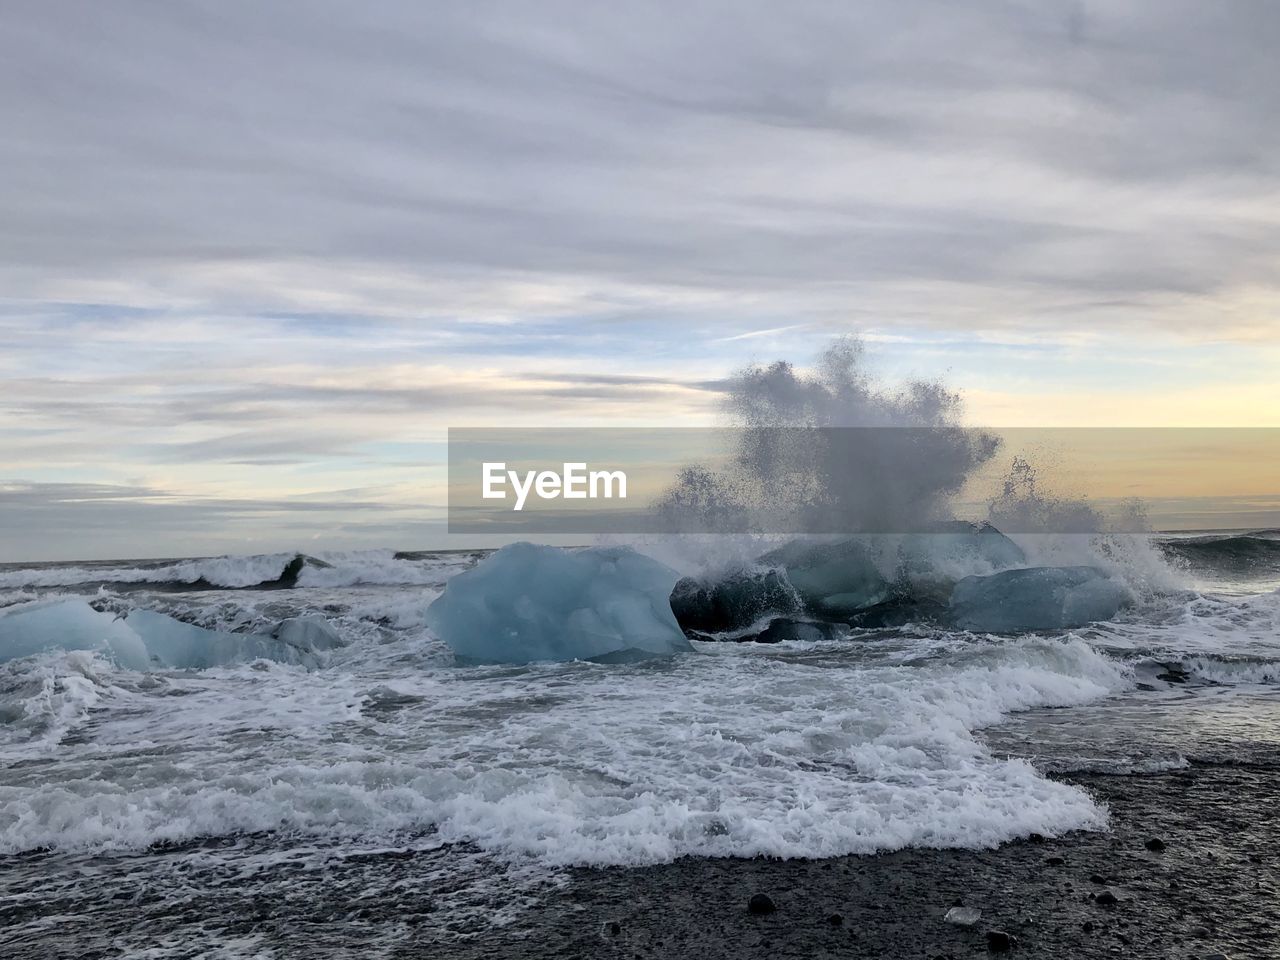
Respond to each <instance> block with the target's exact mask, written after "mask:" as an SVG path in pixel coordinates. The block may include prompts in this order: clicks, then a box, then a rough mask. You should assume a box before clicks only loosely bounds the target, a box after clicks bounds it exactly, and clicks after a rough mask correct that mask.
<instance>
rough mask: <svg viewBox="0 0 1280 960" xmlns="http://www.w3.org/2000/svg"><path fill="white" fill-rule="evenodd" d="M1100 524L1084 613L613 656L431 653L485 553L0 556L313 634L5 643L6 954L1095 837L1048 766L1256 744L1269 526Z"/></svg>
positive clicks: (1276, 710)
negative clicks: (673, 869)
mask: <svg viewBox="0 0 1280 960" xmlns="http://www.w3.org/2000/svg"><path fill="white" fill-rule="evenodd" d="M1130 540H1131V541H1132V542H1130V543H1129V544H1128V546H1127V547H1125V548H1124V549H1122V550H1117V549H1115V548H1114V546H1113V547H1112V548H1109V549H1106V550H1103V551H1102V553H1103V554H1105V555H1106V557H1107V561H1106V562H1108V563H1110V564H1112V566H1113V568H1114V569H1115V570H1116V571H1118V573H1117V575H1120V576H1123V577H1125V578H1127V581H1128V582H1129V584H1130V585H1131V586H1132V588H1133V590H1134V593H1135V596H1136V597H1137V602H1136V603H1135V604H1134V605H1133V606H1131V607H1130V608H1129V609H1127V610H1125V611H1123V612H1122V613H1121V614H1120V616H1119V617H1117V618H1116V619H1115V620H1113V621H1110V622H1106V623H1098V624H1094V625H1090V626H1087V627H1084V628H1079V629H1073V630H1066V631H1056V632H1041V633H1035V634H1028V635H1023V636H1004V637H997V636H988V635H975V634H971V633H964V632H958V631H949V630H946V629H942V628H939V627H936V626H930V625H927V624H917V625H910V624H909V625H907V626H903V627H896V628H893V629H874V630H871V629H867V630H850V631H848V632H847V633H845V634H843V635H841V636H840V637H838V638H836V639H831V640H824V641H818V642H809V643H799V642H795V643H784V644H776V645H766V644H756V643H728V642H718V643H717V642H706V643H697V644H695V646H696V648H697V649H696V651H695V652H694V653H693V654H684V655H681V656H675V657H671V658H667V659H657V660H649V661H644V662H638V663H626V664H616V663H615V664H600V663H592V662H571V663H547V664H531V665H524V666H474V665H461V664H459V663H458V662H456V661H455V658H454V657H453V655H452V653H451V652H450V650H449V648H448V647H447V646H446V645H445V644H444V643H443V642H442V641H441V640H440V639H439V638H437V637H435V636H434V635H432V633H431V631H430V630H429V629H428V628H427V627H426V625H425V622H424V613H425V610H426V607H427V605H428V604H429V603H430V602H431V601H432V600H433V599H434V598H435V597H436V596H438V595H439V594H440V592H441V591H442V590H443V589H444V588H445V585H446V584H447V582H448V581H449V579H450V578H451V577H452V576H454V575H456V574H457V573H459V572H460V571H463V570H466V569H468V568H470V567H472V566H474V565H475V564H476V563H478V562H481V561H482V560H483V558H484V556H485V553H484V551H449V552H418V553H404V552H393V551H391V550H386V551H364V552H341V553H340V552H332V553H318V554H316V555H314V556H312V557H303V558H299V557H296V556H295V555H294V554H277V555H262V556H244V557H218V558H206V559H176V560H152V561H142V562H139V561H110V562H91V563H90V562H84V563H41V564H26V565H23V564H8V565H4V566H0V616H3V615H4V614H5V612H6V611H11V610H14V609H20V608H22V607H24V606H26V605H30V604H32V603H36V602H41V601H47V600H50V599H54V598H79V599H82V600H88V601H90V602H92V603H94V604H95V605H96V606H97V607H99V608H101V609H111V610H115V611H117V612H121V613H123V612H125V611H128V610H131V609H146V610H153V611H157V612H161V613H165V614H167V615H170V616H172V617H175V618H177V619H179V620H182V621H185V622H187V623H192V624H196V625H199V626H202V627H207V628H211V629H217V630H221V631H228V632H233V633H235V632H246V633H247V632H254V631H259V630H264V629H268V628H269V627H270V625H272V624H275V623H278V622H280V621H281V620H282V619H286V618H290V617H298V616H319V617H323V618H324V619H325V620H326V621H328V623H329V624H330V625H331V626H332V627H333V628H335V629H336V631H337V632H338V635H339V636H340V638H341V640H342V641H343V645H341V646H338V647H336V648H335V649H333V650H331V651H327V652H326V653H325V656H324V660H323V662H322V663H321V664H320V665H319V666H318V667H315V666H314V665H289V664H285V663H280V662H275V661H271V660H261V659H259V660H251V661H247V662H235V663H229V664H227V665H222V666H216V667H210V668H207V669H199V670H197V669H191V670H163V669H156V670H150V671H144V672H139V671H133V670H128V669H124V668H121V667H119V666H117V665H116V664H115V663H114V662H113V661H112V660H111V659H110V658H109V656H108V655H107V654H106V653H104V652H101V651H95V650H70V651H68V650H60V649H57V648H56V646H52V647H50V648H49V649H47V650H45V651H43V652H41V653H38V654H37V655H34V656H26V657H22V658H19V659H10V660H8V661H7V662H4V663H0V955H2V956H5V957H33V958H35V957H48V956H64V955H65V956H72V955H74V956H77V957H87V956H98V955H111V956H115V955H126V956H135V957H150V958H168V957H192V956H216V957H227V958H238V957H277V956H278V957H289V956H348V955H352V954H353V953H354V952H358V955H360V956H368V957H376V956H400V955H405V951H406V950H409V949H410V948H413V949H415V950H416V949H427V950H428V952H427V953H426V954H425V955H435V956H447V955H448V953H449V950H450V947H451V945H458V944H462V943H464V942H466V941H473V940H476V939H477V938H485V937H489V936H492V935H494V933H495V931H496V932H501V931H502V930H504V929H508V928H515V927H518V926H520V925H521V923H523V922H526V921H527V920H528V917H529V915H530V911H536V910H537V909H538V905H539V903H540V902H542V900H543V899H544V898H545V897H547V896H548V895H549V893H551V892H553V891H555V890H556V889H558V888H559V887H560V886H561V885H562V884H563V883H564V882H565V877H566V876H567V874H568V871H570V870H573V869H575V868H579V867H584V866H586V867H590V866H622V867H628V866H637V865H651V864H660V863H666V862H670V861H672V860H675V859H677V858H681V857H734V858H752V857H781V858H792V857H803V858H823V857H831V856H837V855H845V854H872V853H876V852H879V851H887V850H894V849H899V848H904V847H934V848H952V847H957V848H975V847H984V848H985V847H995V846H998V845H1000V844H1002V843H1005V842H1008V841H1011V840H1014V839H1017V838H1020V837H1026V836H1028V835H1030V834H1033V833H1039V834H1042V835H1046V836H1057V835H1062V834H1065V833H1069V832H1071V831H1075V830H1106V829H1107V824H1108V811H1107V809H1106V808H1105V806H1103V805H1101V804H1099V803H1098V802H1097V801H1096V800H1095V799H1094V798H1092V797H1091V796H1090V795H1089V794H1088V793H1087V792H1085V791H1084V790H1082V789H1079V788H1078V787H1076V786H1074V785H1072V784H1071V783H1069V782H1064V781H1063V780H1062V779H1060V778H1059V777H1058V776H1055V775H1059V774H1070V773H1072V772H1081V771H1091V772H1104V773H1114V774H1120V775H1125V776H1142V775H1144V774H1148V773H1152V772H1158V771H1165V770H1173V769H1179V768H1182V767H1187V766H1188V765H1193V764H1195V763H1197V762H1200V761H1214V762H1222V761H1228V762H1229V761H1230V760H1231V759H1232V758H1233V757H1240V758H1248V759H1249V761H1250V762H1280V723H1277V721H1278V720H1280V697H1278V696H1277V691H1280V686H1277V680H1280V532H1277V531H1219V532H1209V533H1205V532H1201V533H1195V534H1177V535H1142V536H1140V537H1139V536H1137V535H1132V536H1131V537H1130ZM1050 552H1051V551H1050ZM2 653H3V651H0V654H2ZM1267 758H1270V759H1269V760H1268V759H1267ZM428 948H429V949H428Z"/></svg>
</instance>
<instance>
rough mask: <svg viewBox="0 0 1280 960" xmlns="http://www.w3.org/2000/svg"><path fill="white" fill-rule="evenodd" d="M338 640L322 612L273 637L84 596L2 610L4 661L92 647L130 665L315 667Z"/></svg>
mask: <svg viewBox="0 0 1280 960" xmlns="http://www.w3.org/2000/svg"><path fill="white" fill-rule="evenodd" d="M340 643H341V640H340V639H339V637H338V635H337V633H336V632H335V631H334V629H333V628H332V627H331V626H330V625H329V624H328V623H327V622H326V621H325V620H324V619H323V618H322V617H306V618H298V619H292V620H285V621H283V622H282V623H281V624H280V625H279V626H278V627H276V629H275V631H274V633H273V634H272V635H267V634H258V633H226V632H223V631H219V630H206V629H204V628H203V627H197V626H195V625H194V624H190V623H183V622H182V621H180V620H175V619H174V618H173V617H167V616H165V615H164V614H162V613H156V612H155V611H153V610H133V611H131V612H130V613H129V615H128V616H127V617H124V618H120V617H118V616H117V615H116V614H114V613H100V612H98V611H97V610H95V609H93V607H92V606H90V605H89V604H88V603H87V602H86V601H84V600H53V601H44V602H38V603H33V604H24V605H22V606H19V607H16V608H12V609H9V610H4V611H0V661H5V660H16V659H18V658H19V657H29V656H33V655H34V654H38V653H44V652H45V651H49V650H94V651H97V652H100V653H102V654H103V655H105V656H106V657H108V658H109V659H111V660H113V661H114V662H115V663H117V664H119V665H120V666H122V667H127V668H129V669H131V670H147V669H153V668H160V669H177V670H199V669H204V668H206V667H217V666H225V665H227V664H232V663H246V662H248V661H251V660H258V659H267V660H276V661H278V662H280V663H291V664H297V665H300V666H304V667H307V668H309V669H314V668H315V667H318V666H320V664H321V660H322V656H323V652H324V651H327V650H330V649H332V648H333V647H334V646H336V645H338V644H340Z"/></svg>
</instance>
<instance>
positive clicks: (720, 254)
mask: <svg viewBox="0 0 1280 960" xmlns="http://www.w3.org/2000/svg"><path fill="white" fill-rule="evenodd" d="M72 6H73V9H71V10H69V9H68V8H67V7H66V6H65V5H61V6H58V7H56V8H55V7H53V6H50V5H40V4H20V5H19V6H18V7H17V8H15V9H14V10H12V11H9V12H8V13H7V15H6V17H5V24H4V29H3V31H0V124H2V125H3V129H4V131H5V136H4V137H3V138H0V164H3V168H4V170H5V177H4V178H3V182H0V210H3V212H4V215H3V217H0V290H3V292H4V295H5V297H6V298H7V299H5V300H3V301H0V475H5V476H11V477H20V478H24V479H26V480H28V481H31V482H40V483H46V482H66V481H70V482H109V483H113V484H124V485H127V484H128V482H130V481H131V480H134V479H137V478H143V479H144V480H145V481H146V483H147V484H152V485H155V486H156V487H157V488H164V489H172V490H176V491H178V492H180V493H183V494H184V495H188V496H192V497H200V498H214V499H216V498H217V497H218V496H220V495H224V496H230V497H233V498H245V497H248V498H257V499H262V500H264V501H268V500H271V499H272V498H274V497H275V496H276V495H277V494H287V493H290V492H298V491H303V492H309V491H315V490H317V489H338V488H341V487H344V486H345V485H348V484H351V483H361V482H367V483H369V484H372V485H383V486H393V487H397V488H398V485H400V484H405V483H408V482H410V481H409V478H410V477H412V476H413V472H414V470H416V469H419V467H417V466H416V465H418V464H421V463H428V462H433V461H435V460H438V459H439V458H440V457H441V455H442V451H441V450H440V449H439V443H440V440H441V439H442V437H443V432H444V429H445V428H446V427H447V426H449V425H451V424H456V425H462V424H484V423H504V424H505V423H513V422H529V423H533V422H542V423H616V424H627V423H637V424H648V425H652V424H654V423H663V422H681V423H705V422H710V421H711V420H713V419H714V417H715V416H716V412H717V409H718V401H719V395H718V389H719V383H720V381H721V379H722V378H723V377H725V376H726V375H727V374H728V373H729V372H730V371H731V370H733V369H734V368H735V367H737V366H740V365H741V364H743V363H745V362H748V361H752V360H769V359H773V358H774V357H775V356H777V355H779V354H783V355H787V356H790V357H792V358H794V359H798V360H802V361H803V360H804V359H805V358H806V357H807V356H810V355H812V354H813V353H815V352H816V350H817V349H818V347H819V345H820V343H821V341H823V340H825V339H826V338H827V337H828V336H830V335H832V334H838V333H844V332H850V331H859V330H863V331H869V339H871V340H872V341H875V342H878V345H879V346H880V350H879V351H878V353H877V356H876V358H875V362H876V363H879V364H881V365H882V367H883V370H884V371H885V372H887V373H889V374H891V375H892V374H897V373H903V374H912V375H925V376H934V375H946V376H949V377H950V378H951V379H952V380H953V382H955V383H956V385H958V386H960V387H962V388H964V387H967V386H968V387H972V388H973V398H974V403H975V409H976V410H977V411H979V412H980V413H984V414H986V415H993V416H994V415H1004V416H1007V417H1011V418H1013V419H1019V418H1023V419H1025V417H1026V416H1027V415H1028V413H1027V411H1029V410H1039V411H1045V412H1046V413H1047V414H1048V413H1054V412H1056V411H1061V410H1063V409H1065V408H1070V407H1071V401H1072V398H1075V399H1079V398H1082V397H1084V398H1087V399H1088V403H1081V404H1079V405H1078V406H1076V407H1075V408H1074V409H1076V410H1078V411H1085V410H1088V411H1091V413H1090V415H1092V416H1100V417H1104V416H1106V411H1107V410H1108V409H1109V404H1111V401H1108V399H1107V398H1108V397H1113V396H1116V395H1122V394H1125V393H1126V392H1127V391H1129V390H1130V389H1131V385H1132V384H1133V383H1134V382H1144V383H1148V384H1149V385H1150V387H1151V393H1152V396H1163V397H1166V398H1168V397H1177V396H1183V395H1186V396H1191V395H1195V396H1197V397H1207V396H1210V395H1212V396H1217V397H1220V398H1226V399H1223V400H1222V401H1221V402H1218V401H1213V402H1208V401H1206V402H1207V404H1208V408H1210V409H1213V410H1215V411H1216V413H1215V416H1217V417H1219V418H1228V419H1230V418H1231V417H1234V416H1240V415H1243V412H1245V411H1247V410H1248V409H1251V408H1250V407H1248V406H1247V405H1249V404H1253V403H1254V401H1253V400H1252V399H1250V398H1253V397H1257V396H1262V395H1263V393H1262V392H1261V391H1263V390H1264V388H1265V386H1266V384H1268V383H1273V382H1274V368H1275V363H1276V362H1277V360H1280V356H1278V355H1277V353H1276V348H1275V347H1274V343H1275V342H1276V335H1277V332H1280V330H1278V324H1280V320H1278V319H1277V318H1278V317H1280V283H1278V282H1277V279H1276V271H1275V264H1276V262H1277V258H1278V257H1280V214H1278V213H1277V211H1280V202H1278V201H1280V126H1277V125H1276V124H1275V123H1274V122H1273V118H1274V116H1275V115H1276V111H1277V108H1280V83H1277V82H1276V81H1277V79H1278V78H1277V70H1276V67H1275V55H1274V42H1273V41H1274V36H1275V33H1276V31H1277V29H1280V8H1277V7H1276V6H1275V5H1274V4H1270V3H1266V2H1264V0H1245V2H1243V3H1241V4H1236V5H1232V6H1230V7H1226V6H1222V5H1214V4H1203V3H1192V2H1191V0H1139V2H1135V3H1128V4H1122V5H1117V4H1101V3H1095V2H1092V0H1050V2H1046V3H1037V4H1028V3H999V4H996V3H992V4H954V3H949V2H944V0H908V2H904V3H895V4H885V3H876V2H865V3H862V2H855V3H847V4H828V3H821V2H814V3H809V2H801V3H797V4H791V5H788V6H787V7H786V8H785V10H784V9H782V8H780V7H778V6H777V5H773V4H765V3H758V2H754V0H751V2H732V3H730V2H728V0H725V2H713V3H711V4H701V5H698V6H697V7H696V8H690V7H689V5H687V4H676V3H667V2H658V3H651V4H646V5H644V6H643V7H640V8H629V9H627V10H626V11H622V10H620V9H618V8H617V7H616V6H614V5H608V4H604V5H602V4H588V3H580V2H568V0H565V2H561V0H552V2H551V3H549V4H547V3H543V4H537V5H527V4H515V3H499V4H497V5H474V4H472V5H466V4H463V5H439V4H431V5H423V4H420V3H414V2H410V0H385V2H379V3H376V4H373V5H353V4H349V3H339V2H337V0H332V2H330V0H322V2H320V3H319V4H307V5H305V6H302V5H296V4H292V3H283V4H272V5H254V4H235V3H232V4H226V3H195V4H182V5H164V4H162V5H139V4H97V3H90V2H87V0H85V2H77V3H75V4H73V5H72ZM1188 50H1194V51H1195V55H1194V56H1189V55H1188V54H1187V51H1188ZM1224 384H1230V385H1231V386H1232V387H1234V388H1237V389H1236V390H1235V392H1234V393H1233V392H1231V391H1225V392H1221V393H1215V392H1214V391H1215V390H1216V389H1217V387H1218V386H1221V385H1224ZM1188 391H1190V392H1188ZM1195 391H1201V393H1195ZM1231 397H1235V398H1237V399H1236V400H1230V398H1231ZM1064 398H1065V399H1064ZM1229 400H1230V402H1228V401H1229ZM1232 404H1235V406H1233V405H1232ZM1132 409H1139V408H1138V407H1134V408H1132ZM1140 409H1143V410H1145V411H1147V414H1148V415H1149V416H1150V417H1159V416H1170V415H1171V413H1170V410H1171V408H1170V406H1169V405H1168V404H1167V403H1166V404H1164V405H1160V404H1148V405H1146V406H1144V407H1141V408H1140ZM1172 409H1175V410H1176V407H1175V408H1172ZM1273 410H1275V408H1274V406H1267V407H1266V411H1273ZM1080 415H1081V416H1084V415H1085V414H1083V413H1081V414H1080ZM1260 416H1263V417H1264V419H1265V417H1267V416H1272V417H1274V416H1280V410H1275V412H1274V413H1271V412H1264V414H1261V415H1260ZM424 469H429V468H424ZM33 515H34V514H33ZM192 516H194V514H192Z"/></svg>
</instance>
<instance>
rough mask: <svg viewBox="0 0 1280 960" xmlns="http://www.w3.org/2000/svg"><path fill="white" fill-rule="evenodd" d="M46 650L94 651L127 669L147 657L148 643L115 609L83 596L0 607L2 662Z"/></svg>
mask: <svg viewBox="0 0 1280 960" xmlns="http://www.w3.org/2000/svg"><path fill="white" fill-rule="evenodd" d="M46 650H93V651H96V652H99V653H101V654H102V655H103V656H105V657H107V658H108V659H110V660H112V661H114V662H115V663H117V664H119V665H120V666H122V667H127V668H129V669H131V670H146V669H147V667H148V665H149V664H150V662H151V657H150V655H149V654H148V653H147V647H146V644H144V643H143V642H142V638H141V637H139V636H138V634H137V633H135V632H134V631H133V630H131V629H130V628H129V626H128V625H127V624H126V623H125V622H124V621H123V620H120V619H118V618H117V617H116V616H115V614H111V613H99V612H98V611H97V610H95V609H93V607H91V606H89V604H87V603H86V602H85V601H83V600H44V601H37V602H35V603H25V604H22V605H21V606H18V607H11V608H9V609H8V610H0V662H3V661H5V660H17V659H18V658H19V657H30V656H34V655H35V654H38V653H44V652H45V651H46Z"/></svg>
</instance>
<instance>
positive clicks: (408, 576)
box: [0, 550, 471, 590]
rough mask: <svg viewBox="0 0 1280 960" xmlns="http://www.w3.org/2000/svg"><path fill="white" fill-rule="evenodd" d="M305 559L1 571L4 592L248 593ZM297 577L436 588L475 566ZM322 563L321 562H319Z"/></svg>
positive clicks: (351, 557) (463, 558)
mask: <svg viewBox="0 0 1280 960" xmlns="http://www.w3.org/2000/svg"><path fill="white" fill-rule="evenodd" d="M300 556H302V555H300V554H294V553H270V554H259V555H256V556H227V557H209V558H205V559H197V560H176V561H141V562H137V563H128V562H106V563H94V564H80V565H74V564H73V565H51V564H45V565H40V566H19V565H9V566H7V567H4V568H0V590H3V589H18V588H23V587H25V588H36V589H41V588H44V589H47V588H50V587H73V586H77V585H80V584H97V583H111V584H173V585H182V584H188V585H190V584H197V583H201V584H207V585H209V586H213V587H224V588H227V589H244V588H248V587H256V586H259V585H261V584H266V583H270V582H272V581H274V580H277V579H279V578H280V577H281V575H282V574H284V573H285V570H286V569H287V568H288V567H289V565H290V564H291V563H292V562H294V561H295V560H296V559H298V558H299V557H300ZM304 559H309V560H311V561H313V562H311V563H306V564H304V565H303V566H302V568H301V570H300V571H299V572H298V574H297V585H298V586H301V587H352V586H358V585H361V584H376V585H418V586H421V585H430V584H438V583H440V582H441V580H442V577H443V576H447V575H448V574H449V573H451V572H454V571H456V570H457V569H461V568H462V567H463V566H465V565H466V564H467V563H469V562H470V560H471V556H470V555H469V554H451V553H444V554H435V555H426V556H422V557H420V558H406V557H402V556H397V555H396V554H395V553H393V552H392V551H390V550H359V551H326V552H319V553H316V554H314V555H313V556H311V557H309V558H304ZM314 561H318V562H314Z"/></svg>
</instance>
